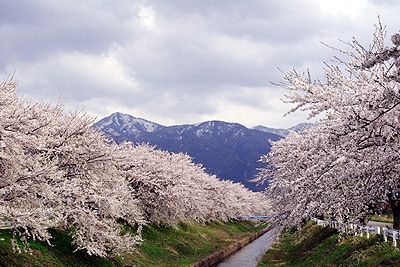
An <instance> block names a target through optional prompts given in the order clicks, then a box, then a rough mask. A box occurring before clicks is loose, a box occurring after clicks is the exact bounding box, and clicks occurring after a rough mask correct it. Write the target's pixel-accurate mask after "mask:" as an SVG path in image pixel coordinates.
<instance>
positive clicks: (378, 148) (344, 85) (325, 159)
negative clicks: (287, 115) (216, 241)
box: [258, 24, 400, 228]
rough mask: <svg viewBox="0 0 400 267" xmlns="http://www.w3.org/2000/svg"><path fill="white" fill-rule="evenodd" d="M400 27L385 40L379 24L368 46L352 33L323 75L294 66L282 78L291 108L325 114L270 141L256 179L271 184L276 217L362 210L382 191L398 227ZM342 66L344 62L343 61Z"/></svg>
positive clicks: (294, 219)
mask: <svg viewBox="0 0 400 267" xmlns="http://www.w3.org/2000/svg"><path fill="white" fill-rule="evenodd" d="M399 39H400V36H399V34H395V35H393V36H392V43H393V45H394V47H392V48H388V47H386V46H385V45H384V41H385V28H384V27H382V26H381V25H380V24H379V25H378V26H377V29H376V32H375V34H374V40H373V43H372V45H371V46H370V47H369V49H368V50H367V49H365V48H364V47H363V46H361V45H360V44H359V43H358V42H357V41H356V40H354V41H353V42H352V43H348V45H350V47H351V48H352V50H351V51H350V52H349V51H342V50H337V51H340V52H342V53H344V55H346V56H348V57H349V60H348V61H346V62H345V61H342V60H340V59H338V58H336V59H337V60H336V63H337V64H336V65H327V68H326V70H325V78H326V81H325V82H321V81H312V80H311V78H310V76H309V74H308V73H307V74H304V73H303V74H299V73H297V72H296V71H295V70H292V71H289V72H287V73H286V74H285V76H284V80H285V82H284V83H281V84H280V86H282V88H285V89H287V90H290V91H291V94H288V95H286V98H287V100H286V102H288V103H292V104H295V107H294V108H293V109H292V110H291V111H290V112H295V111H297V110H303V111H307V112H309V114H310V118H312V117H315V116H317V115H323V118H322V119H321V120H320V121H319V123H318V125H317V126H316V127H314V128H312V129H310V130H306V131H304V132H301V133H291V134H290V135H289V136H288V137H287V138H285V139H282V140H280V141H277V142H275V143H273V146H272V149H271V153H270V154H269V155H267V156H265V157H264V158H263V160H264V161H265V162H269V163H270V166H271V167H272V168H271V169H264V170H263V171H262V172H261V173H260V175H259V177H258V180H266V179H269V178H270V177H272V180H271V183H270V184H271V185H270V187H269V189H268V192H267V193H268V194H269V196H270V197H271V198H272V199H273V206H275V207H277V208H278V209H277V210H278V212H279V214H280V216H277V218H278V219H277V220H278V221H280V223H281V224H284V225H288V224H299V223H300V222H301V221H302V220H304V219H309V218H310V217H311V216H316V215H319V214H322V213H325V214H327V213H328V214H331V215H332V216H335V217H336V218H337V219H339V220H342V221H348V220H354V219H356V218H355V217H354V215H358V218H357V219H360V218H363V217H365V215H366V214H367V213H368V212H369V211H370V208H371V206H372V205H373V204H374V203H376V201H377V200H378V199H387V200H388V201H389V203H390V204H391V206H392V209H393V212H394V217H395V223H394V227H396V228H399V215H400V203H399V196H400V195H399V189H400V183H399V182H400V180H399V179H398V171H399V166H400V165H399V163H400V161H399V155H398V151H399V144H400V142H399V141H400V140H399V130H400V124H399V112H400V110H399V108H400V92H399V79H398V77H399V51H398V46H399ZM340 67H343V70H342V69H341V68H340Z"/></svg>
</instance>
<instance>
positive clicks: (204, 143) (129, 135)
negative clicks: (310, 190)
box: [95, 113, 282, 191]
mask: <svg viewBox="0 0 400 267" xmlns="http://www.w3.org/2000/svg"><path fill="white" fill-rule="evenodd" d="M95 127H98V128H100V129H102V131H104V132H105V133H106V134H108V135H109V136H110V137H112V138H113V139H114V141H115V142H117V143H120V142H122V141H124V140H131V141H133V142H136V143H149V144H151V145H155V146H156V147H157V148H160V149H163V150H168V151H170V152H175V153H178V152H184V153H187V154H189V155H190V156H192V157H193V161H194V162H196V163H201V164H202V165H203V167H205V168H206V172H208V173H210V174H215V175H217V176H218V177H219V178H221V179H227V180H232V181H234V182H242V183H243V184H244V185H245V186H247V187H248V188H250V189H252V190H254V191H260V190H262V189H263V188H264V187H265V186H264V187H262V186H258V187H257V186H256V184H255V183H252V182H249V180H250V179H252V178H254V177H255V175H256V174H257V173H258V171H257V169H258V168H262V167H265V164H263V163H260V162H258V160H259V159H260V157H261V156H262V155H265V154H267V153H268V152H269V151H270V144H269V141H268V140H272V141H276V140H279V139H281V138H282V136H280V135H277V134H275V133H270V132H264V131H260V130H257V129H248V128H246V127H245V126H243V125H240V124H238V123H227V122H222V121H208V122H203V123H200V124H194V125H190V124H187V125H176V126H163V125H160V124H157V123H154V122H150V121H147V120H144V119H140V118H135V117H133V116H130V115H126V114H121V113H114V114H112V115H110V116H109V117H106V118H104V119H102V120H100V121H98V122H97V123H96V124H95Z"/></svg>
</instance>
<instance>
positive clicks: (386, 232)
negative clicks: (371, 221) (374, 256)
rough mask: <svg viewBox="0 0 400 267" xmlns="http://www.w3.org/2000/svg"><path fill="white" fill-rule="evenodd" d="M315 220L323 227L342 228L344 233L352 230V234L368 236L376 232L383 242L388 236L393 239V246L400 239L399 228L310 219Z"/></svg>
mask: <svg viewBox="0 0 400 267" xmlns="http://www.w3.org/2000/svg"><path fill="white" fill-rule="evenodd" d="M312 220H313V221H315V222H316V223H317V224H318V225H322V226H324V227H331V228H336V229H340V230H344V231H345V232H346V233H349V232H350V231H353V232H354V235H356V236H357V235H360V236H363V233H366V234H367V238H369V234H370V233H373V234H377V235H380V234H382V235H383V238H384V239H385V242H387V238H388V237H390V238H392V240H393V246H395V247H396V246H397V240H400V232H399V230H393V229H389V228H386V227H379V226H362V225H359V224H354V223H350V224H345V223H340V222H336V221H324V220H318V219H316V218H313V219H312Z"/></svg>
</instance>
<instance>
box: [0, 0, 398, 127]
mask: <svg viewBox="0 0 400 267" xmlns="http://www.w3.org/2000/svg"><path fill="white" fill-rule="evenodd" d="M341 2H343V3H345V1H339V2H338V3H337V4H338V5H339V4H340V3H341ZM398 7H399V5H392V6H387V5H381V4H379V3H378V2H376V1H370V2H368V1H366V0H359V6H358V8H359V10H354V12H351V13H350V15H349V14H347V13H348V12H343V11H340V10H339V11H338V12H331V11H330V10H329V7H328V8H327V7H323V6H322V5H320V4H319V3H318V1H305V0H296V1H293V0H282V1H262V0H250V1H211V0H210V1H204V0H202V1H200V0H193V1H184V0H171V1H163V0H159V1H145V0H143V1H135V2H132V1H128V0H116V1H112V2H110V1H98V0H91V1H84V2H82V1H77V0H72V1H68V2H64V3H62V5H61V3H57V2H52V1H44V0H37V1H12V0H5V1H3V2H2V8H1V9H0V34H1V36H3V38H2V42H1V43H0V51H1V53H0V74H2V75H3V77H6V76H7V75H8V74H9V73H13V72H14V70H16V77H17V78H18V79H19V81H20V86H19V89H18V90H19V91H20V92H21V93H23V94H26V95H28V96H30V97H32V98H34V99H38V98H41V99H44V100H50V101H56V99H57V98H58V97H60V96H61V98H62V99H63V100H64V101H65V102H66V103H67V107H68V108H76V107H81V106H83V107H84V108H85V109H86V110H87V111H88V112H90V113H93V114H97V115H98V116H99V117H102V116H107V115H109V114H110V113H111V112H115V111H121V112H127V113H131V114H132V115H133V116H142V117H144V118H146V119H150V120H154V121H156V122H159V123H162V124H177V123H194V122H199V121H202V120H208V119H218V120H228V121H233V122H239V123H243V124H245V125H247V126H253V125H256V124H264V125H266V126H273V127H290V126H292V125H294V124H296V123H299V122H301V121H303V120H304V118H305V117H306V116H305V115H302V114H296V115H291V116H288V117H285V118H282V116H283V114H284V113H285V112H286V111H287V110H289V108H290V107H288V106H286V105H284V104H282V103H280V102H279V98H281V97H282V95H283V93H284V92H283V91H281V89H280V88H278V87H275V86H271V85H270V84H269V82H270V81H274V82H275V81H279V80H280V79H281V77H282V73H280V72H279V71H277V70H276V68H277V67H280V68H281V69H282V70H288V69H290V68H291V67H292V66H296V67H297V68H298V69H299V70H300V71H302V70H306V69H307V68H309V69H310V70H311V72H312V73H313V75H314V77H315V78H321V77H322V68H323V62H324V61H329V59H330V58H331V57H332V55H333V54H334V52H333V51H332V50H330V49H329V48H327V47H324V46H323V45H321V43H320V42H325V43H328V44H330V45H337V44H338V45H342V44H341V43H340V42H338V41H337V38H341V39H343V40H351V38H352V37H353V36H356V37H357V38H358V39H360V40H361V41H362V42H363V43H366V44H368V42H369V40H370V39H371V37H372V33H373V30H374V28H373V24H374V23H376V22H377V19H376V16H377V15H381V19H382V22H383V23H385V22H386V18H387V23H388V30H389V29H390V30H393V28H395V27H397V24H396V19H393V17H396V16H397V14H398V12H397V11H398ZM324 8H325V11H324V12H322V10H324ZM396 10H397V11H396ZM356 11H357V12H356ZM353 13H354V14H353ZM375 13H376V14H375ZM397 30H398V29H396V31H397Z"/></svg>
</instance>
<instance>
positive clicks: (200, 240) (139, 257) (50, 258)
mask: <svg viewBox="0 0 400 267" xmlns="http://www.w3.org/2000/svg"><path fill="white" fill-rule="evenodd" d="M265 227H266V226H265V225H258V224H255V223H252V222H248V221H232V222H227V223H222V222H219V221H214V222H210V223H207V224H206V225H201V224H188V223H181V224H179V225H178V227H177V228H172V227H167V226H165V225H164V226H163V225H161V226H155V225H150V226H146V227H144V229H143V237H144V239H145V241H144V242H143V244H142V246H140V247H138V250H137V252H135V253H133V254H130V255H126V256H124V258H123V259H122V258H116V260H117V261H118V262H119V263H120V264H122V265H135V266H160V267H161V266H187V265H188V264H189V263H192V262H195V261H197V260H200V259H202V258H204V257H206V256H208V255H210V254H211V253H213V252H215V251H219V250H221V249H223V248H225V247H226V246H228V245H230V244H232V243H234V242H235V241H238V240H240V239H242V238H244V237H246V236H248V235H250V234H252V233H254V232H257V231H259V230H261V229H263V228H265ZM52 234H53V236H54V237H55V238H54V239H53V240H52V241H51V243H52V244H53V245H54V246H52V247H51V246H49V245H47V243H46V242H41V241H35V242H33V241H30V246H31V249H32V255H30V254H28V253H24V252H22V253H21V254H16V253H13V252H12V248H11V241H10V240H11V233H10V231H8V230H0V266H116V265H115V264H114V263H112V262H110V261H108V260H107V259H104V258H100V257H95V256H88V255H87V254H86V253H85V252H84V251H78V252H75V253H73V250H74V248H73V247H72V246H71V238H70V237H69V236H68V235H66V234H65V233H63V232H61V231H58V230H52Z"/></svg>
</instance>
